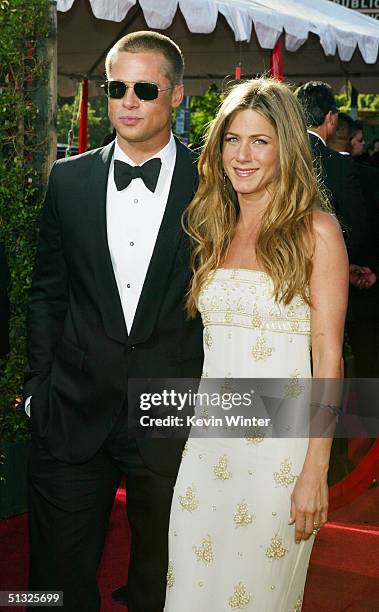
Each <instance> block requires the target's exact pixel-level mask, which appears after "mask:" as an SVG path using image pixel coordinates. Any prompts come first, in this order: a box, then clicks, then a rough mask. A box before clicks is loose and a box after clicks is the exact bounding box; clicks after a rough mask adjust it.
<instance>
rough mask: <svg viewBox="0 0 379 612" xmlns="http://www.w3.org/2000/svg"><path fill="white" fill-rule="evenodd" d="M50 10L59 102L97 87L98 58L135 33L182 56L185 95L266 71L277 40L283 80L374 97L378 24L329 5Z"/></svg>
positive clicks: (87, 2) (293, 1)
mask: <svg viewBox="0 0 379 612" xmlns="http://www.w3.org/2000/svg"><path fill="white" fill-rule="evenodd" d="M57 8H58V11H59V13H58V72H59V75H60V87H59V89H60V93H61V94H62V95H69V94H71V93H72V92H73V80H74V81H75V80H78V79H80V78H82V77H83V76H87V77H89V78H90V79H93V80H95V81H96V80H98V81H100V80H101V79H102V78H103V73H104V58H103V57H102V54H103V52H104V51H105V50H107V49H108V48H109V47H110V46H111V44H112V42H114V41H115V40H116V39H117V38H119V37H120V36H122V35H124V34H125V33H127V32H131V31H136V30H140V29H155V30H161V31H164V33H165V34H167V35H168V36H170V37H172V38H173V39H174V40H175V41H176V42H177V43H178V44H179V46H180V47H181V48H182V50H183V53H184V56H185V59H186V81H185V84H186V89H187V93H191V94H196V93H202V92H203V91H204V89H205V88H206V87H207V86H208V85H209V84H210V83H212V82H215V83H216V84H218V85H220V84H221V83H222V81H223V80H224V79H225V77H228V76H233V74H234V68H235V66H236V65H237V64H238V63H239V61H241V63H242V71H243V74H245V75H253V74H257V73H262V72H264V71H267V70H268V68H269V62H270V52H269V50H270V49H272V48H273V47H274V46H275V44H276V42H277V40H278V38H279V37H280V36H281V34H284V36H283V37H282V38H283V43H284V45H283V47H284V48H283V63H284V75H285V77H286V78H288V79H289V80H292V81H295V82H304V81H307V80H310V79H316V78H317V79H322V80H325V81H328V82H329V83H331V85H332V86H334V87H335V88H340V87H341V86H343V85H344V83H345V82H346V80H347V79H350V80H351V81H352V83H353V85H354V86H355V87H356V88H357V89H358V90H359V91H362V92H367V93H371V92H372V93H374V92H375V93H376V92H379V67H378V62H377V59H378V48H379V21H376V20H374V19H372V18H370V17H366V16H365V15H362V14H360V13H357V12H355V11H352V10H350V9H346V8H344V7H343V6H341V5H339V4H336V3H334V2H331V1H329V0H139V3H138V4H137V0H117V1H109V0H76V1H75V0H58V2H57ZM96 64H97V65H96ZM92 93H94V92H92Z"/></svg>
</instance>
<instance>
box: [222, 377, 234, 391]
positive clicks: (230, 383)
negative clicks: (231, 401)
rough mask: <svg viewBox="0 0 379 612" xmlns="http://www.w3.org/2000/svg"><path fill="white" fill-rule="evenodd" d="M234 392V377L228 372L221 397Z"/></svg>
mask: <svg viewBox="0 0 379 612" xmlns="http://www.w3.org/2000/svg"><path fill="white" fill-rule="evenodd" d="M233 392H234V387H233V380H232V375H231V374H230V372H228V374H227V376H226V377H225V378H224V382H223V384H222V385H221V388H220V393H221V395H223V394H224V393H233Z"/></svg>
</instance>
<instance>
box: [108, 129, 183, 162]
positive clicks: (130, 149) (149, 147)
mask: <svg viewBox="0 0 379 612" xmlns="http://www.w3.org/2000/svg"><path fill="white" fill-rule="evenodd" d="M170 138H171V132H169V133H168V134H167V138H164V139H163V138H161V139H157V140H156V141H155V142H152V141H151V140H150V141H148V142H146V143H145V142H126V140H125V139H124V138H120V136H119V135H117V144H118V146H119V147H120V149H121V150H122V151H123V152H124V153H125V154H126V155H127V156H128V157H129V159H131V160H132V161H133V162H134V163H135V164H138V165H141V164H143V163H144V162H145V161H147V160H148V159H150V158H151V157H153V156H154V155H156V154H157V153H159V152H160V151H162V149H164V148H165V147H166V146H167V145H168V143H169V142H170Z"/></svg>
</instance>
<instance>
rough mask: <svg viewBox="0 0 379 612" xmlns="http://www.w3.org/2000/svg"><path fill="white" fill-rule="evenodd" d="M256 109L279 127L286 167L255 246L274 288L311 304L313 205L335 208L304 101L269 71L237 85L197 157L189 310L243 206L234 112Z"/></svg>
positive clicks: (190, 218)
mask: <svg viewBox="0 0 379 612" xmlns="http://www.w3.org/2000/svg"><path fill="white" fill-rule="evenodd" d="M246 109H251V110H254V111H256V112H258V113H259V114H260V115H262V116H263V117H264V118H265V119H267V120H268V121H269V122H270V123H271V125H272V126H273V127H274V129H275V131H276V134H277V137H278V144H279V158H280V170H279V178H278V180H277V184H276V185H275V188H274V192H273V196H272V200H271V203H270V205H269V206H268V207H267V208H266V210H265V212H264V213H263V217H262V223H261V226H260V230H259V234H258V238H257V244H256V254H257V260H258V262H259V264H260V265H261V266H262V268H263V269H264V271H265V272H266V273H267V274H268V275H269V276H270V277H271V279H272V281H273V286H274V296H275V299H276V300H278V301H281V300H282V301H283V302H284V303H285V304H288V303H289V302H290V301H291V300H292V298H293V297H294V296H295V295H300V296H302V298H303V299H304V300H305V301H306V302H307V303H308V304H309V303H310V301H309V297H308V290H307V288H308V283H309V279H310V275H311V272H312V255H313V250H314V236H313V229H312V211H314V210H316V209H320V208H321V209H324V210H330V206H329V204H328V201H327V198H326V195H325V194H324V193H323V192H322V190H321V189H320V186H319V184H318V181H317V177H316V173H315V170H314V167H313V162H312V155H311V149H310V145H309V140H308V135H307V131H306V124H305V119H304V116H303V113H302V110H301V107H300V105H299V103H298V101H297V99H296V97H295V95H294V94H293V93H292V91H291V90H290V88H289V87H288V86H287V85H285V84H283V83H280V82H279V81H277V80H274V79H269V78H260V79H252V80H249V81H245V82H243V83H239V84H238V85H235V86H234V87H233V88H232V89H231V91H230V92H229V94H228V95H227V97H226V98H225V100H224V101H223V103H222V105H221V107H220V109H219V111H218V113H217V115H216V117H215V118H214V119H213V121H212V122H211V123H210V125H209V127H208V130H207V134H206V138H205V146H204V148H203V151H202V153H201V155H200V158H199V187H198V189H197V192H196V194H195V197H194V199H193V200H192V202H191V204H190V205H189V207H188V208H187V211H186V213H185V215H184V217H183V225H184V228H185V231H186V232H187V233H188V234H189V236H190V238H191V243H192V256H191V267H192V272H193V276H192V281H191V285H190V289H189V292H188V295H187V311H188V314H189V316H190V317H193V316H195V314H196V305H197V302H198V297H199V293H200V291H201V289H202V287H203V286H204V284H205V283H206V282H207V280H208V279H209V273H210V272H211V271H213V270H214V269H216V268H218V267H219V266H220V265H221V264H222V261H223V259H224V258H225V255H226V252H227V249H228V247H229V245H230V242H231V239H232V237H233V233H234V229H235V225H236V221H237V218H238V214H239V204H238V199H237V195H236V192H235V191H234V189H233V187H232V184H231V182H230V181H229V179H228V178H227V177H226V176H225V174H224V168H223V163H222V150H223V141H224V134H225V132H226V130H227V127H228V125H229V124H230V122H231V120H232V118H233V117H234V116H235V115H236V113H238V112H239V111H241V110H246Z"/></svg>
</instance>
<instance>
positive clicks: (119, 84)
mask: <svg viewBox="0 0 379 612" xmlns="http://www.w3.org/2000/svg"><path fill="white" fill-rule="evenodd" d="M102 87H103V88H104V92H105V95H106V96H108V98H114V99H116V100H120V99H121V98H123V97H124V95H125V94H126V91H127V90H128V89H129V87H133V89H134V93H135V94H136V96H137V98H139V99H140V100H156V99H157V98H158V94H159V92H160V91H168V90H169V89H173V88H172V87H166V88H165V89H159V87H158V85H157V84H156V83H146V82H145V81H139V82H138V83H134V84H133V85H127V84H126V83H124V82H123V81H105V83H104V85H102Z"/></svg>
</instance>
